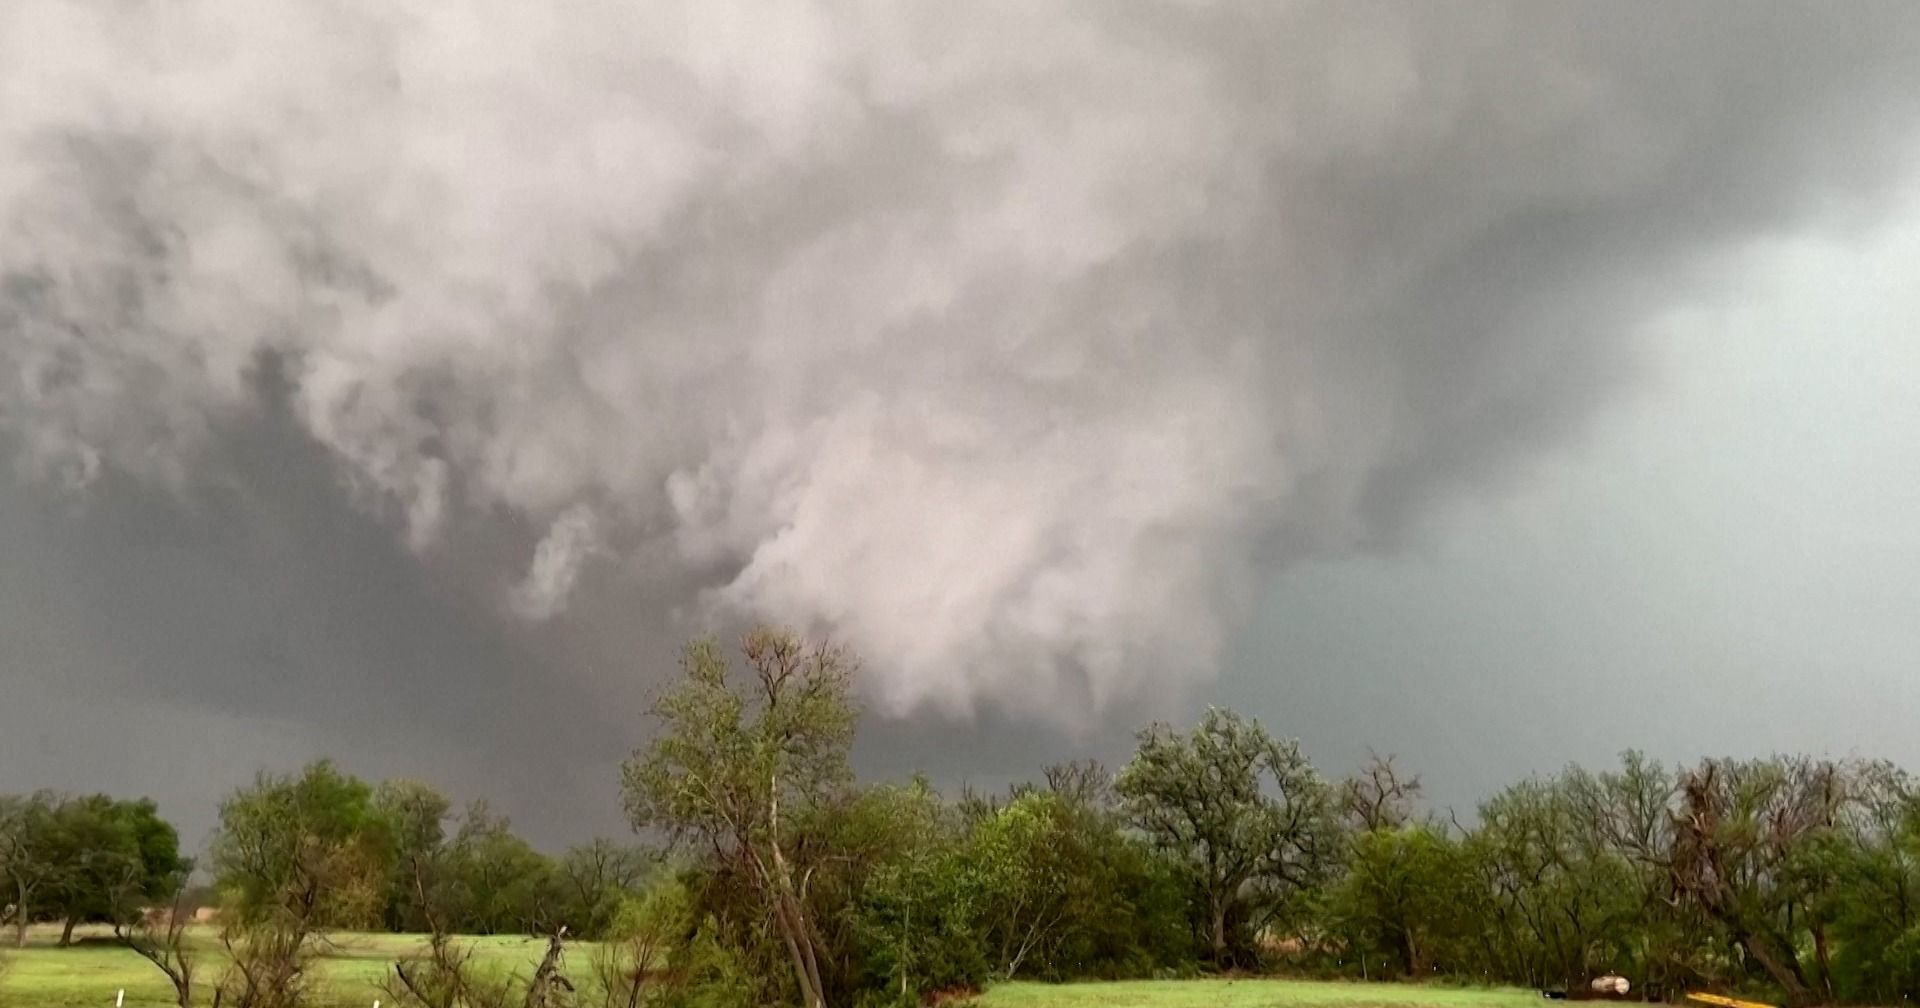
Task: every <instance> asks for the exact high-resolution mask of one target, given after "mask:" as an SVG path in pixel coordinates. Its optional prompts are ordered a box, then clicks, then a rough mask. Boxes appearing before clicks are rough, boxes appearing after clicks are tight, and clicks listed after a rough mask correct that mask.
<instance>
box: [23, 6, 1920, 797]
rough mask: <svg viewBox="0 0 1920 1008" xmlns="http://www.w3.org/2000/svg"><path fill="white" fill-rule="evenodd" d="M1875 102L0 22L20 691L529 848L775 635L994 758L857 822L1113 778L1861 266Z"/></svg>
mask: <svg viewBox="0 0 1920 1008" xmlns="http://www.w3.org/2000/svg"><path fill="white" fill-rule="evenodd" d="M1916 52H1920V9H1915V8H1914V7H1912V5H1909V4H1859V5H1853V6H1849V7H1847V8H1846V9H1844V10H1836V9H1831V8H1825V7H1816V6H1813V5H1806V6H1794V5H1786V4H1775V5H1765V6H1756V5H1746V4H1725V5H1716V4H1700V5H1688V6H1685V7H1680V8H1676V7H1673V6H1671V5H1658V4H1646V5H1622V4H1604V5H1603V4H1591V5H1557V4H1516V5H1501V4H1449V5H1438V4H1408V5H1357V4H1349V3H1338V4H1299V5H1285V6H1281V5H1272V4H1263V3H1249V4H1218V5H1205V4H1201V5H1194V4H1153V5H1128V6H1113V5H1070V4H1062V5H1052V6H1035V5H1031V4H1010V5H1006V6H1000V7H971V8H966V9H964V10H954V9H937V8H930V7H927V8H918V9H910V8H905V7H899V6H896V5H878V6H854V5H847V6H830V7H819V8H816V7H811V6H806V5H800V4H793V5H781V6H776V7H772V8H767V7H764V6H762V5H749V6H746V7H742V8H739V9H735V8H731V7H729V6H727V5H724V4H712V3H703V4H695V5H689V6H686V7H673V6H670V5H631V6H623V5H601V6H597V7H594V8H592V9H591V10H590V11H583V12H578V13H577V14H576V15H575V16H574V17H573V18H571V19H569V20H567V21H565V22H553V21H550V20H549V19H548V17H547V15H545V14H543V13H541V12H539V11H538V10H536V9H529V8H524V7H521V6H516V5H508V4H494V3H485V2H480V0H475V2H472V3H464V4H446V5H440V6H437V7H434V8H431V9H430V10H424V11H414V12H409V13H405V14H402V13H397V12H395V11H394V10H393V9H391V8H390V7H389V6H387V5H382V4H337V3H320V2H317V0H316V2H305V0H283V2H278V3H262V4H253V5H248V6H247V7H245V8H244V9H241V10H234V9H231V8H230V7H229V6H228V5H221V4H215V3H210V2H207V3H189V4H183V5H172V6H169V7H168V8H167V9H165V10H161V9H159V8H157V7H153V6H148V5H107V4H93V3H84V2H76V0H26V2H20V3H15V4H11V5H8V7H7V9H6V12H5V13H4V14H0V67H4V68H5V69H0V110H4V114H3V115H0V430H3V431H4V432H5V434H6V436H7V438H8V439H9V443H10V444H11V445H12V446H13V447H14V448H15V449H16V450H15V451H13V452H12V455H13V457H14V458H15V459H17V461H18V465H17V467H16V476H15V477H14V481H13V482H12V483H10V484H8V485H7V486H5V488H4V490H3V491H0V492H4V493H5V494H6V495H7V501H6V503H7V504H8V505H9V509H10V511H11V512H12V513H11V514H10V515H9V516H8V517H7V518H6V519H5V520H6V522H7V523H8V524H9V525H10V528H11V531H10V535H11V536H12V537H13V539H12V541H16V542H19V543H22V544H23V545H21V546H20V547H19V549H20V550H21V551H22V552H23V555H24V556H25V557H26V559H25V560H22V561H21V562H14V558H9V562H8V564H7V572H6V574H4V575H0V581H4V582H5V583H6V588H5V589H4V592H3V593H0V598H3V599H9V600H12V601H11V602H9V604H8V608H7V610H5V611H4V612H0V626H4V627H7V628H8V631H9V637H10V638H11V637H13V636H14V635H15V634H16V633H17V634H19V635H20V637H21V639H24V640H28V641H36V642H38V643H35V644H33V645H32V646H31V647H28V648H25V649H23V650H24V651H26V652H29V653H33V654H35V655H36V657H34V658H33V659H32V660H31V661H29V660H28V659H26V658H21V657H15V658H13V659H11V660H10V662H9V665H8V667H7V674H8V676H9V677H10V678H11V679H16V680H18V679H27V678H41V679H42V680H43V684H44V677H47V676H49V675H50V673H49V672H48V671H46V670H47V669H50V668H58V669H61V670H63V671H62V672H61V675H60V678H61V679H62V681H63V686H62V688H63V689H66V690H70V691H71V692H72V693H73V694H74V695H88V694H99V695H104V694H106V693H108V692H109V691H112V692H116V693H119V694H121V695H125V696H134V697H144V698H147V699H150V700H152V701H155V702H165V703H168V704H173V705H178V706H179V708H180V709H182V710H198V711H202V712H205V711H212V712H231V713H233V714H234V715H236V716H241V717H245V718H257V719H261V722H262V723H263V724H265V723H282V722H284V723H295V724H302V725H310V726H314V727H315V729H316V736H317V737H318V738H320V739H323V740H330V741H331V746H328V747H351V748H353V749H355V750H356V751H358V752H360V753H361V754H362V755H363V756H365V757H366V758H367V759H369V760H370V761H372V760H375V759H376V758H378V759H379V760H388V761H398V762H401V763H405V762H406V761H407V759H409V758H416V759H417V760H418V761H421V762H427V763H432V764H433V765H434V766H436V767H439V766H441V765H444V764H450V765H458V766H463V767H467V768H468V769H467V770H466V771H465V779H463V780H462V781H460V784H462V785H463V786H465V785H466V783H467V781H469V780H470V781H472V783H473V789H474V790H489V789H491V790H495V791H500V790H508V791H511V792H513V793H514V794H515V795H517V796H518V797H519V800H520V801H522V802H523V803H524V804H523V805H522V806H521V807H522V808H524V809H527V810H528V811H529V812H530V813H531V814H533V815H536V816H541V817H545V816H551V815H557V814H559V813H560V812H562V811H566V810H568V809H570V808H572V807H574V803H575V802H576V801H577V800H578V799H579V797H580V796H583V795H588V794H599V793H601V792H602V791H604V790H605V789H607V788H608V787H610V783H609V777H608V774H609V771H610V766H611V764H612V762H613V761H614V760H615V759H616V758H617V756H618V754H619V753H620V752H621V751H622V750H623V749H624V748H625V747H626V746H627V745H629V744H631V742H632V741H633V737H634V735H635V733H636V732H637V731H638V729H637V728H635V727H634V718H633V713H634V711H636V710H637V709H638V708H640V707H641V706H643V705H644V701H645V697H644V685H645V684H646V683H647V682H649V681H653V680H655V679H657V676H658V674H659V671H660V670H661V669H663V668H665V667H667V666H668V664H669V663H670V662H671V655H672V651H673V646H674V645H673V642H674V641H676V640H678V639H680V638H681V637H682V636H684V635H685V634H686V633H688V632H692V631H694V630H698V629H701V628H705V627H709V626H727V625H732V624H734V623H735V622H737V621H739V620H741V619H745V618H749V617H752V616H756V615H759V616H771V617H774V618H777V619H782V620H787V621H792V622H796V623H799V624H802V625H804V626H806V627H809V628H812V629H817V630H831V631H832V632H834V633H835V634H837V635H838V636H840V637H841V638H842V639H844V640H846V641H847V642H849V643H851V644H853V645H854V646H855V647H856V648H857V649H858V650H860V651H861V652H862V653H863V654H864V655H865V656H866V658H867V661H868V665H869V669H870V677H869V682H868V695H869V697H870V698H871V699H872V701H873V702H874V704H875V707H876V709H877V711H878V712H880V713H881V714H883V715H892V716H900V717H922V718H925V717H935V718H937V717H938V716H939V715H941V714H952V713H960V714H970V715H973V716H975V717H977V718H980V719H981V720H980V721H977V722H974V723H973V724H972V725H971V726H966V727H956V726H955V725H954V724H947V725H946V726H945V727H943V728H942V729H941V732H944V733H945V734H940V733H935V734H933V735H929V734H928V733H927V732H926V731H923V730H920V729H908V728H902V727H901V726H900V725H899V724H893V725H889V726H886V727H883V728H881V729H880V731H879V735H878V736H877V741H875V742H874V743H873V744H872V747H871V750H872V752H873V753H874V754H875V755H873V756H872V757H871V758H872V759H874V760H876V761H878V762H882V763H886V764H889V765H895V766H900V765H913V764H919V765H927V764H929V763H931V762H932V761H931V760H929V759H926V758H925V753H924V752H916V751H915V748H916V746H917V745H920V744H922V743H928V742H932V743H937V744H934V745H931V746H930V747H929V748H928V750H927V751H950V750H951V749H953V748H958V747H961V746H962V743H963V741H964V740H966V739H969V738H972V739H979V738H1004V739H1006V740H1007V745H1006V746H1004V747H1002V748H1001V751H1002V752H1003V753H1019V754H1020V755H1021V756H1022V758H1024V757H1025V756H1026V755H1027V754H1028V752H1029V749H1023V748H1020V747H1018V746H1016V745H1014V744H1013V743H1014V742H1017V741H1019V740H1021V739H1023V738H1030V737H1031V732H1030V731H1027V732H1023V731H1022V729H1020V728H1017V727H1011V726H1013V725H1017V724H1021V723H1030V722H1031V720H1033V719H1038V720H1041V721H1046V722H1051V723H1054V724H1058V725H1060V726H1061V727H1062V728H1063V729H1064V730H1065V732H1066V734H1063V735H1061V736H1060V737H1058V738H1055V739H1052V740H1050V741H1046V742H1041V743H1036V744H1034V745H1032V746H1031V747H1030V750H1031V751H1032V752H1033V753H1034V754H1036V755H1040V754H1044V755H1047V756H1053V755H1059V754H1061V753H1059V752H1058V750H1059V749H1060V748H1063V747H1065V746H1067V745H1070V744H1073V743H1074V742H1075V741H1076V740H1078V741H1080V742H1085V743H1087V744H1089V745H1091V746H1093V747H1094V748H1104V747H1106V746H1107V745H1108V744H1109V743H1108V742H1104V741H1100V740H1108V739H1111V738H1112V737H1113V736H1114V734H1115V731H1114V728H1113V726H1114V725H1116V724H1120V723H1123V722H1125V721H1127V720H1130V719H1132V718H1134V717H1135V716H1137V715H1140V714H1142V713H1144V712H1147V711H1150V710H1155V709H1163V708H1164V705H1165V704H1167V703H1169V702H1172V701H1174V700H1177V699H1179V698H1182V697H1185V696H1188V695H1190V692H1191V690H1192V687H1194V685H1195V684H1197V683H1202V682H1204V681H1206V679H1207V678H1208V677H1210V676H1211V675H1212V674H1213V673H1214V672H1215V671H1216V670H1217V667H1218V665H1219V664H1220V662H1221V661H1222V656H1223V655H1225V654H1227V653H1228V651H1229V645H1230V643H1231V642H1232V641H1233V640H1234V639H1235V638H1236V635H1237V634H1238V633H1239V632H1240V631H1241V630H1242V629H1243V627H1244V625H1245V623H1246V620H1247V618H1248V614H1249V611H1250V609H1251V608H1252V607H1253V605H1254V603H1253V601H1252V600H1253V599H1254V598H1255V597H1257V595H1258V594H1259V588H1260V586H1261V585H1262V584H1263V583H1264V582H1265V581H1266V580H1267V579H1268V578H1270V577H1271V576H1272V575H1273V573H1274V572H1275V571H1276V570H1277V569H1280V568H1281V567H1283V566H1284V565H1285V564H1287V563H1289V562H1291V561H1292V560H1293V559H1295V558H1297V557H1299V556H1302V555H1305V554H1318V555H1322V556H1340V555H1345V554H1348V553H1350V552H1352V551H1354V550H1356V549H1361V548H1366V547H1368V546H1390V545H1393V544H1395V543H1397V542H1399V541H1400V540H1401V539H1402V538H1403V537H1404V533H1405V531H1406V530H1407V529H1408V528H1410V527H1411V525H1410V521H1411V519H1413V518H1415V517H1417V516H1418V515H1419V514H1420V513H1421V512H1422V511H1423V509H1425V508H1426V507H1427V506H1428V505H1430V503H1431V502H1432V501H1433V500H1435V499H1436V498H1437V497H1439V496H1442V495H1444V494H1445V493H1446V492H1447V491H1449V490H1451V489H1454V488H1459V487H1479V486H1487V485H1495V484H1500V483H1502V482H1504V481H1510V480H1513V479H1515V478H1516V477H1517V476H1518V475H1519V474H1524V473H1525V472H1527V471H1528V466H1527V463H1529V462H1531V461H1532V460H1535V459H1538V458H1540V457H1541V456H1542V455H1543V454H1546V453H1549V452H1551V451H1553V450H1554V449H1556V448H1558V447H1559V446H1562V445H1564V444H1566V443H1568V441H1569V440H1571V439H1574V438H1576V437H1578V436H1579V435H1580V433H1581V432H1582V431H1583V429H1584V428H1585V426H1586V425H1587V423H1588V422H1589V421H1590V418H1591V417H1592V416H1594V414H1595V412H1596V410H1597V409H1598V408H1599V407H1600V406H1601V405H1602V404H1604V403H1606V402H1607V401H1609V399H1610V398H1611V397H1612V396H1613V395H1614V394H1615V393H1617V392H1618V390H1620V389H1621V388H1622V387H1626V386H1629V385H1631V384H1632V383H1633V382H1635V381H1636V380H1637V379H1638V377H1639V372H1640V370H1641V368H1642V360H1643V357H1642V352H1641V351H1642V348H1641V347H1640V346H1639V345H1638V344H1637V343H1636V342H1635V340H1634V339H1633V338H1632V333H1633V332H1634V331H1635V330H1636V328H1637V327H1638V324H1639V323H1641V322H1643V321H1644V320H1645V319H1647V318H1649V317H1651V316H1652V315H1654V314H1655V313H1657V312H1659V311H1661V310H1663V309H1665V308H1666V307H1668V306H1671V305H1673V304H1675V303H1677V302H1678V301H1680V300H1682V299H1684V298H1686V297H1688V296H1690V295H1691V294H1692V293H1693V291H1694V288H1695V280H1694V275H1695V271H1697V270H1698V269H1700V268H1701V267H1703V266H1704V265H1706V264H1709V263H1711V262H1713V261H1714V260H1715V258H1716V257H1717V256H1719V255H1721V254H1723V253H1724V252H1725V251H1726V250H1728V249H1730V248H1733V247H1735V246H1737V245H1738V244H1739V243H1741V242H1744V241H1747V240H1750V239H1753V238H1756V237H1762V236H1766V235H1772V234H1779V233H1785V232H1791V231H1796V230H1801V229H1807V228H1844V227H1850V226H1854V225H1855V224H1857V222H1858V221H1859V220H1860V219H1861V218H1862V217H1863V216H1865V217H1870V216H1871V215H1872V214H1873V213H1874V212H1875V208H1876V207H1878V206H1879V205H1880V200H1881V198H1882V197H1883V196H1884V194H1885V192H1886V191H1887V190H1888V189H1889V188H1890V185H1891V183H1892V182H1893V181H1894V180H1896V179H1897V178H1898V177H1899V176H1900V174H1901V173H1902V172H1903V171H1904V170H1905V169H1906V168H1907V167H1909V166H1910V161H1909V159H1908V155H1909V153H1910V152H1911V149H1912V146H1913V144H1912V142H1911V141H1912V138H1913V134H1914V128H1915V121H1916V113H1917V112H1920V59H1916V58H1914V57H1915V55H1916ZM29 547H30V548H29ZM41 584H50V585H53V586H55V588H54V589H53V590H52V593H51V594H41V593H40V589H39V588H37V587H34V586H36V585H41ZM82 645H84V647H83V646H82ZM36 648H37V649H38V651H35V650H34V649H36ZM82 651H84V652H85V653H86V655H88V656H89V657H86V658H84V659H82V658H80V657H77V655H78V654H79V653H80V652H82ZM42 695H44V694H42ZM929 712H933V713H931V714H930V713H929ZM34 718H35V714H34V712H32V711H23V710H22V709H21V707H20V705H18V704H12V705H10V708H9V711H8V713H6V714H5V715H4V719H5V720H4V721H0V729H5V730H7V732H8V734H7V736H6V737H7V738H8V739H10V740H15V741H11V742H9V743H8V744H9V745H10V746H15V745H17V744H18V743H17V740H18V739H19V738H20V737H21V736H20V732H22V731H24V730H25V726H26V725H27V724H28V723H29V722H30V721H32V720H33V719H34ZM957 724H959V725H963V726H964V725H966V722H964V721H962V722H958V723H957ZM1075 733H1078V734H1075ZM235 761H236V763H249V762H250V760H249V759H248V758H247V757H246V756H245V755H244V754H242V753H238V752H236V754H235ZM12 765H15V766H19V765H22V764H21V763H19V762H17V761H16V762H13V763H12ZM0 772H4V773H6V774H8V776H9V777H10V776H11V774H12V773H13V771H4V770H0ZM372 772H382V773H384V772H388V771H387V770H386V769H384V768H376V769H374V770H373V771H372ZM16 783H17V782H15V781H13V780H11V779H0V786H12V785H15V784H16Z"/></svg>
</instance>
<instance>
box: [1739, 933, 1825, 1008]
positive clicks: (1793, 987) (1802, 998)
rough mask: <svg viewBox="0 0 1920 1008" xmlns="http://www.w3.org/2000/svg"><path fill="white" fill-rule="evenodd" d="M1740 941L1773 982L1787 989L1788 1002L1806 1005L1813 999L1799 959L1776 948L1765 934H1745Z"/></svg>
mask: <svg viewBox="0 0 1920 1008" xmlns="http://www.w3.org/2000/svg"><path fill="white" fill-rule="evenodd" d="M1739 941H1740V945H1741V947H1743V948H1745V949H1746V950H1747V954H1748V955H1751V956H1753V958H1754V961H1756V962H1758V963H1759V964H1760V968H1761V969H1764V970H1766V971H1767V975H1768V976H1770V977H1772V978H1773V982H1774V983H1777V984H1779V985H1780V987H1781V989H1782V990H1784V991H1786V994H1787V1003H1788V1004H1791V1005H1804V1004H1807V1003H1808V1002H1810V1001H1811V1000H1812V998H1811V997H1810V995H1811V994H1812V991H1809V990H1808V989H1807V982H1806V978H1805V977H1803V976H1801V975H1800V963H1799V961H1798V960H1796V959H1792V958H1791V957H1790V956H1789V955H1788V954H1785V953H1783V952H1781V951H1780V950H1779V949H1776V948H1774V947H1773V942H1772V941H1771V940H1770V939H1768V938H1767V937H1766V936H1764V935H1758V934H1748V935H1743V936H1741V937H1740V939H1739Z"/></svg>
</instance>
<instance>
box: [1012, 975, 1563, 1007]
mask: <svg viewBox="0 0 1920 1008" xmlns="http://www.w3.org/2000/svg"><path fill="white" fill-rule="evenodd" d="M1540 1004H1542V1001H1541V1000H1540V995H1539V994H1538V993H1536V992H1533V991H1523V990H1514V989H1511V988H1505V989H1479V988H1457V987H1424V986H1416V985H1413V984H1368V983H1321V982H1316V981H1311V980H1153V981H1136V982H1128V983H1087V984H1058V985H1054V984H1031V983H1015V984H1005V985H1002V986H999V987H995V988H993V989H992V990H990V991H988V992H987V993H986V994H985V995H984V996H983V997H981V998H980V999H979V1001H978V1005H979V1008H1212V1006H1215V1005H1218V1006H1221V1008H1537V1006H1538V1005H1540Z"/></svg>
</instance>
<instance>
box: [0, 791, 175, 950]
mask: <svg viewBox="0 0 1920 1008" xmlns="http://www.w3.org/2000/svg"><path fill="white" fill-rule="evenodd" d="M191 868H192V864H191V863H190V862H189V861H187V860H186V859H184V858H182V857H181V856H180V835H179V833H178V832H177V831H175V829H174V828H173V826H172V825H171V824H169V823H168V822H166V821H165V820H163V819H161V818H160V815H159V810H158V809H157V808H156V807H155V806H154V804H153V803H152V802H150V801H144V800H142V801H118V800H115V799H113V798H109V797H107V796H106V795H87V796H81V797H75V796H67V795H58V794H54V793H52V792H49V791H42V792H38V793H36V794H32V795H0V924H5V925H8V926H11V927H12V928H13V932H14V934H13V937H14V943H15V944H16V945H21V946H24V945H25V944H26V942H27V926H28V925H29V924H31V923H35V922H41V921H55V922H59V923H62V924H63V925H64V927H63V928H62V929H61V934H60V944H61V945H62V946H65V945H67V944H69V943H71V942H72V940H73V929H74V927H75V926H76V925H79V924H83V923H89V922H95V921H112V920H116V919H121V918H124V917H125V915H126V914H127V913H128V912H130V911H131V910H132V909H133V908H135V907H138V906H141V905H143V904H146V903H149V902H152V901H155V900H165V899H171V898H172V897H173V894H174V893H176V892H177V891H179V890H180V888H181V887H182V886H184V885H185V884H186V878H187V873H188V872H189V871H190V870H191Z"/></svg>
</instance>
